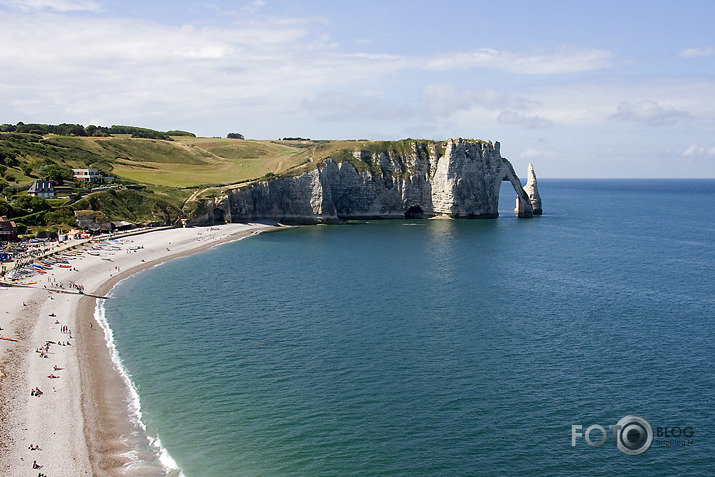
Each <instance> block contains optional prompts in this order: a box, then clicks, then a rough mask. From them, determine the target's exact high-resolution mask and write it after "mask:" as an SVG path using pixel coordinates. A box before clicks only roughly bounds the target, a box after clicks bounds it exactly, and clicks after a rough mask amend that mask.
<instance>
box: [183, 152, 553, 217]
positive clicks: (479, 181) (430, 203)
mask: <svg viewBox="0 0 715 477" xmlns="http://www.w3.org/2000/svg"><path fill="white" fill-rule="evenodd" d="M383 144H388V145H389V144H391V143H383ZM401 145H402V147H401V148H391V147H386V148H384V149H383V150H381V151H378V152H375V150H374V149H375V148H373V151H372V152H370V151H365V150H356V151H353V152H352V153H350V152H346V153H344V154H342V155H341V157H340V158H339V159H338V160H336V159H334V158H330V157H329V158H326V159H324V160H322V161H320V162H319V163H318V164H317V167H316V168H314V169H312V170H310V171H307V172H304V173H302V174H299V175H295V176H291V177H278V178H274V179H271V180H266V181H261V182H258V183H254V184H251V185H250V186H247V187H245V188H241V189H235V190H229V191H227V192H226V195H225V196H224V197H222V198H221V199H220V200H217V201H215V202H214V203H212V204H205V207H204V208H203V214H200V215H201V216H200V217H196V218H195V220H193V221H192V222H194V223H200V222H203V223H206V222H212V221H222V220H223V221H226V222H240V221H255V220H261V219H270V220H275V221H278V222H283V223H301V224H313V223H330V222H338V221H341V220H350V219H374V218H405V217H407V218H417V217H436V216H445V217H452V218H496V217H498V216H499V212H498V210H499V188H500V186H501V184H502V182H503V181H508V182H510V183H511V185H512V186H513V188H514V191H515V192H516V195H517V203H518V206H517V211H516V212H517V214H518V216H519V217H531V216H533V215H534V213H540V211H541V200H540V199H539V196H538V191H537V189H536V176H535V175H534V174H533V167H531V166H530V169H529V171H530V173H529V174H530V175H529V177H530V179H531V177H532V176H533V185H532V186H531V188H530V189H529V191H530V192H527V191H525V190H524V188H522V186H521V183H520V181H519V178H518V176H517V175H516V173H515V172H514V168H513V167H512V165H511V163H509V161H507V160H506V159H504V158H503V157H501V154H500V152H499V143H498V142H497V143H495V144H493V145H492V144H491V143H487V142H483V141H475V140H465V139H450V140H448V141H446V142H443V143H435V142H432V141H414V142H412V143H409V144H407V147H405V142H404V141H403V142H402V143H401ZM396 149H400V150H402V151H403V152H402V153H398V152H396ZM404 151H407V152H404ZM340 159H341V160H340ZM537 203H538V211H539V212H536V211H535V207H536V204H537Z"/></svg>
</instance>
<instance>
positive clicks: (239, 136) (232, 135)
mask: <svg viewBox="0 0 715 477" xmlns="http://www.w3.org/2000/svg"><path fill="white" fill-rule="evenodd" d="M226 138H228V139H243V134H239V133H228V135H227V136H226Z"/></svg>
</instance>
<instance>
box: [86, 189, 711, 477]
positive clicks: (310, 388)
mask: <svg viewBox="0 0 715 477" xmlns="http://www.w3.org/2000/svg"><path fill="white" fill-rule="evenodd" d="M539 190H540V193H541V197H542V200H543V207H544V210H545V213H544V215H543V216H541V217H535V218H533V219H517V218H515V217H514V216H513V214H512V209H513V206H514V201H515V194H514V191H513V190H511V187H510V186H509V184H508V183H505V184H504V187H502V200H501V203H500V210H501V216H500V217H499V218H498V219H496V220H409V221H401V220H396V221H370V222H364V223H355V224H349V225H339V226H313V227H299V228H292V229H288V230H283V231H279V232H273V233H263V234H260V235H257V236H253V237H250V238H247V239H244V240H240V241H237V242H233V243H229V244H224V245H221V246H218V247H215V248H214V249H211V250H210V251H206V252H203V253H200V254H197V255H193V256H191V257H186V258H181V259H177V260H174V261H171V262H168V263H165V264H163V265H161V266H159V267H156V268H154V269H152V270H149V271H145V272H142V273H140V274H138V275H136V276H134V277H132V278H131V279H128V280H125V281H123V282H121V283H120V284H119V285H118V286H117V287H115V289H114V290H113V292H112V293H113V296H114V297H115V299H113V300H106V301H105V302H104V306H105V308H104V309H103V310H99V312H100V313H103V314H104V315H105V316H106V319H107V322H108V323H109V326H110V327H111V329H112V331H113V336H114V340H115V342H114V346H115V347H116V349H117V351H118V354H119V356H120V358H121V361H122V364H123V366H124V367H125V368H126V371H127V373H128V375H129V376H130V377H131V381H132V383H133V384H134V386H135V389H136V391H137V394H138V397H139V400H140V402H141V416H142V421H143V423H144V425H145V426H146V432H147V434H148V435H149V436H151V437H152V438H156V437H157V436H158V437H159V438H160V442H161V445H162V447H163V449H164V450H165V452H167V453H168V455H170V456H171V459H173V461H174V462H175V464H176V465H177V466H178V467H179V468H180V469H181V471H182V472H183V474H184V475H186V476H188V477H195V476H236V475H240V476H412V475H425V476H469V475H508V476H513V475H525V476H526V475H528V476H552V475H596V474H598V475H601V474H609V475H651V476H666V475H690V476H712V475H715V436H714V435H713V433H714V432H715V431H713V423H714V422H715V324H714V322H713V320H714V319H715V180H540V181H539ZM627 416H640V417H641V418H643V419H645V420H647V421H648V424H649V426H650V428H651V432H652V435H653V442H652V443H651V445H650V447H649V448H647V447H645V448H646V449H647V450H646V451H645V452H644V453H641V454H640V455H626V454H625V453H624V452H622V451H621V450H619V448H618V447H615V446H614V445H613V434H614V430H612V429H610V428H609V426H613V425H616V424H617V423H618V422H619V421H620V420H621V419H622V418H624V417H627ZM630 419H631V420H633V418H630ZM638 422H641V423H642V421H638ZM592 425H597V426H600V427H601V428H602V429H604V432H605V436H604V435H603V433H602V432H601V431H600V429H599V427H593V428H592V430H591V432H590V433H589V434H588V437H589V440H590V442H592V443H593V444H598V443H599V442H600V441H601V440H602V438H604V437H605V439H606V440H605V443H604V445H602V446H600V447H594V446H592V445H589V443H588V441H587V440H586V439H585V438H584V436H583V435H582V434H584V433H585V431H586V429H587V428H588V427H589V426H592ZM573 426H581V428H578V427H577V428H575V429H574V427H573ZM643 428H644V429H645V426H644V427H643ZM665 428H667V431H666V429H665ZM666 432H667V436H668V437H666ZM646 434H647V430H646ZM659 434H660V436H659ZM674 435H676V436H675V437H674ZM572 444H575V445H572ZM644 445H645V444H638V443H636V448H637V449H639V450H643V448H644ZM638 446H640V447H638ZM167 460H168V459H167ZM154 471H157V467H156V464H152V463H143V464H142V463H139V464H137V466H136V472H137V474H140V473H142V472H146V473H147V474H150V473H152V472H154ZM177 473H178V471H174V472H173V474H177Z"/></svg>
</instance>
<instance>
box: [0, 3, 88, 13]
mask: <svg viewBox="0 0 715 477" xmlns="http://www.w3.org/2000/svg"><path fill="white" fill-rule="evenodd" d="M0 5H6V6H9V7H11V8H15V9H18V10H21V11H23V12H31V11H37V10H53V11H56V12H70V11H91V12H99V11H101V7H100V5H99V3H97V2H95V1H93V0H0Z"/></svg>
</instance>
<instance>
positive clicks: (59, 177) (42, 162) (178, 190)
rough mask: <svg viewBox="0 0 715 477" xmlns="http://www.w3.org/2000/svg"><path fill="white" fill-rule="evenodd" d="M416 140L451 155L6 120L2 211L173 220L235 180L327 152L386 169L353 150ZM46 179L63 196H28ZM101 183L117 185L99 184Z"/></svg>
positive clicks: (1, 133)
mask: <svg viewBox="0 0 715 477" xmlns="http://www.w3.org/2000/svg"><path fill="white" fill-rule="evenodd" d="M171 133H175V134H176V135H171ZM232 136H240V135H236V134H232ZM415 143H418V144H422V145H423V146H425V147H426V148H428V149H434V150H435V152H436V153H437V154H438V155H441V154H443V153H444V143H440V142H435V141H425V140H412V139H406V140H402V141H368V140H360V141H311V140H308V139H302V138H285V139H284V140H281V141H256V140H245V139H222V138H205V137H195V136H194V135H193V134H192V133H189V132H185V131H169V132H161V131H154V130H151V129H145V128H137V127H132V126H111V127H109V128H106V127H97V126H87V127H84V126H82V125H77V124H60V125H46V124H23V123H18V124H17V125H16V126H13V125H8V124H3V125H0V215H5V216H8V217H9V218H11V219H12V220H14V221H15V222H16V223H18V227H19V229H20V232H21V233H26V234H34V233H37V232H39V231H42V230H53V231H57V230H58V229H59V230H67V229H70V228H74V227H75V226H76V221H75V220H74V215H75V214H74V213H75V212H76V211H78V210H85V211H86V210H93V211H101V212H103V213H104V216H105V218H106V219H107V220H111V221H118V220H126V221H130V222H134V223H146V222H160V223H174V222H176V221H178V219H180V218H182V217H185V216H186V215H187V214H190V213H191V212H192V211H195V210H197V207H196V204H195V201H196V200H197V199H201V198H206V197H215V196H217V195H220V194H221V193H222V191H223V190H224V189H226V188H231V187H237V186H240V185H241V184H246V183H250V182H251V181H255V180H258V179H264V178H267V177H273V176H280V175H296V174H300V173H301V172H304V171H306V170H309V169H311V168H314V167H316V165H317V164H318V163H320V162H322V161H323V160H325V159H326V158H328V157H330V158H332V159H333V160H335V161H336V162H342V161H348V162H350V163H351V164H353V165H354V166H355V167H356V168H357V169H358V170H368V169H370V170H373V171H374V172H379V171H378V170H379V169H380V165H379V163H377V162H374V161H373V160H372V159H371V158H369V157H368V158H365V159H359V158H355V157H354V155H353V152H354V151H356V150H361V151H365V152H368V153H381V152H384V153H395V154H398V155H400V156H403V155H404V154H405V153H410V152H412V151H413V150H414V147H415V146H414V145H415ZM73 168H93V169H97V170H98V171H99V173H100V174H101V175H103V176H104V177H112V178H114V182H111V183H110V184H88V183H86V182H78V181H75V180H74V177H73V173H72V169H73ZM400 172H402V173H406V172H408V171H398V172H397V173H400ZM393 173H394V172H393ZM38 179H49V180H51V181H52V182H53V183H54V184H55V188H56V191H57V196H58V197H57V198H56V199H42V198H39V197H31V196H29V195H28V193H27V190H28V188H29V187H30V186H31V185H32V184H33V183H34V182H35V181H36V180H38ZM98 185H103V186H108V187H110V189H107V188H106V187H105V189H104V190H93V187H97V186H98Z"/></svg>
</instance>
